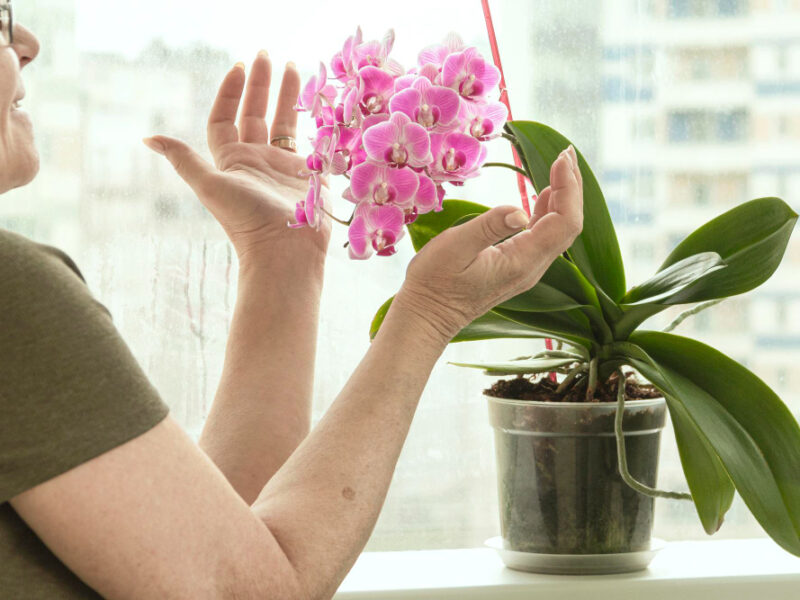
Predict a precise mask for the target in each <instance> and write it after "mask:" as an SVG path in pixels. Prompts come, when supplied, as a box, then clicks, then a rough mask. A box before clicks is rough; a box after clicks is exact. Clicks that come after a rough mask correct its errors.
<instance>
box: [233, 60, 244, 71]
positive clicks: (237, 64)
mask: <svg viewBox="0 0 800 600" xmlns="http://www.w3.org/2000/svg"><path fill="white" fill-rule="evenodd" d="M233 68H234V69H241V70H242V71H244V63H243V62H242V61H239V62H237V63H236V64H235V65H233Z"/></svg>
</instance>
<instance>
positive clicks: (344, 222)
mask: <svg viewBox="0 0 800 600" xmlns="http://www.w3.org/2000/svg"><path fill="white" fill-rule="evenodd" d="M320 208H321V209H322V212H324V213H325V214H326V215H328V216H329V217H330V218H331V219H333V220H334V221H336V222H337V223H341V224H342V225H344V226H346V227H349V226H350V222H351V221H352V219H351V221H342V220H341V219H340V218H339V217H336V216H334V215H333V214H332V213H329V212H328V211H327V210H326V209H325V207H323V206H320Z"/></svg>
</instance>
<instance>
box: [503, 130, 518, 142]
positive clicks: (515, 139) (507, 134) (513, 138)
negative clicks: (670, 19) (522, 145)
mask: <svg viewBox="0 0 800 600" xmlns="http://www.w3.org/2000/svg"><path fill="white" fill-rule="evenodd" d="M501 135H502V136H503V137H504V138H506V139H507V140H508V141H509V142H511V143H512V144H514V145H516V143H517V138H515V137H514V136H513V135H511V134H510V133H506V132H505V131H504V132H503V133H502V134H501Z"/></svg>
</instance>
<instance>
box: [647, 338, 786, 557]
mask: <svg viewBox="0 0 800 600" xmlns="http://www.w3.org/2000/svg"><path fill="white" fill-rule="evenodd" d="M631 342H632V343H633V344H635V345H636V346H638V347H639V348H641V349H642V351H644V352H645V353H646V354H647V356H649V358H650V359H651V361H652V363H647V362H645V361H634V362H635V363H636V364H634V365H632V366H634V367H636V368H637V369H639V370H640V371H641V372H642V374H643V375H645V376H646V377H648V378H653V379H656V380H658V379H659V378H661V380H662V381H660V382H659V383H657V381H653V383H654V384H656V385H659V387H661V386H662V385H663V386H664V388H662V389H665V391H666V392H668V397H667V399H668V402H672V403H677V404H679V405H680V407H681V408H682V409H684V410H685V415H686V416H688V417H689V418H690V419H691V421H692V422H693V423H694V424H695V425H696V427H697V428H698V430H699V431H701V432H702V434H703V435H704V436H705V438H706V439H707V441H708V443H709V445H710V446H711V447H712V448H713V449H714V451H715V452H716V454H717V455H718V456H719V458H720V460H721V462H722V464H723V465H724V467H725V470H726V472H727V473H728V475H729V477H730V478H731V480H732V481H733V484H734V485H735V486H736V489H737V490H738V491H739V494H740V495H741V496H742V499H743V500H744V502H745V504H747V506H748V508H749V509H750V511H751V512H752V513H753V516H755V518H756V519H757V520H758V522H759V523H760V524H761V526H762V527H763V528H764V530H765V531H766V532H767V533H768V534H769V535H770V537H772V538H773V539H774V540H775V541H776V542H777V543H778V544H779V545H780V546H782V547H783V548H785V549H786V550H787V551H789V552H791V553H792V554H795V555H797V556H800V478H798V473H800V426H798V424H797V421H796V420H795V419H794V417H793V416H792V413H791V412H790V411H789V409H788V408H787V407H786V405H785V404H783V402H782V401H781V400H780V398H778V396H777V395H776V394H775V393H774V392H773V391H772V390H771V389H770V388H769V386H767V385H766V384H765V383H764V382H763V381H761V380H760V379H759V378H758V377H756V376H755V375H754V374H753V373H751V372H750V371H748V370H747V369H746V368H744V367H743V366H742V365H740V364H739V363H737V362H736V361H734V360H732V359H730V358H729V357H727V356H725V355H724V354H722V353H721V352H718V351H717V350H715V349H713V348H711V347H709V346H706V345H705V344H702V343H700V342H697V341H695V340H691V339H688V338H684V337H680V336H676V335H672V334H668V333H661V332H656V331H642V332H636V333H634V334H633V335H632V336H631ZM653 365H655V367H654V366H653ZM651 381H652V379H651ZM673 412H675V413H680V411H679V410H676V411H673ZM692 493H693V494H694V493H695V490H692ZM721 505H723V506H724V502H722V503H721ZM711 524H713V523H709V524H706V527H707V528H709V525H711Z"/></svg>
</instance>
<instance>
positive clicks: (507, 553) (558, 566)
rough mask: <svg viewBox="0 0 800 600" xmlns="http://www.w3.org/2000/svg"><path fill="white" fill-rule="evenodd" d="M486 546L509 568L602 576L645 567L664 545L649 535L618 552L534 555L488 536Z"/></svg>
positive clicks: (557, 573)
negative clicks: (641, 545)
mask: <svg viewBox="0 0 800 600" xmlns="http://www.w3.org/2000/svg"><path fill="white" fill-rule="evenodd" d="M485 544H486V546H488V547H489V548H492V549H494V550H497V553H498V554H499V555H500V558H501V559H502V560H503V562H504V563H505V565H506V566H507V567H508V568H509V569H515V570H517V571H528V572H529V573H549V574H552V575H606V574H610V573H629V572H631V571H641V570H642V569H646V568H647V566H648V565H649V564H650V561H652V560H653V558H655V555H656V553H657V552H658V551H659V550H661V549H662V548H664V546H666V542H665V541H664V540H660V539H658V538H652V539H651V540H650V548H649V549H647V550H640V551H638V552H623V553H619V554H536V553H533V552H517V551H516V550H507V549H506V548H505V547H504V545H503V538H502V537H500V536H497V537H493V538H489V539H488V540H486V542H485Z"/></svg>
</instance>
